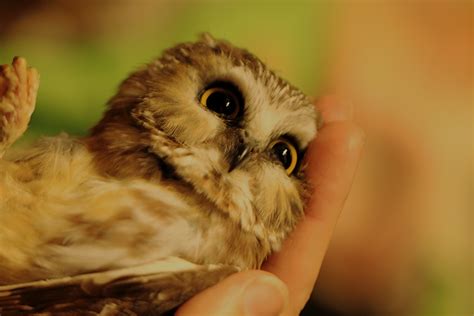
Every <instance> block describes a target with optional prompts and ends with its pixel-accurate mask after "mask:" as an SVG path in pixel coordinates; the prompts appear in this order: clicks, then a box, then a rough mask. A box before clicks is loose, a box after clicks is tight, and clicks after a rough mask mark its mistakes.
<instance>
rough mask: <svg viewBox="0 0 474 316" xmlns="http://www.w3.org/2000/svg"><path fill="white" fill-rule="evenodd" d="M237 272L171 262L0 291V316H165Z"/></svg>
mask: <svg viewBox="0 0 474 316" xmlns="http://www.w3.org/2000/svg"><path fill="white" fill-rule="evenodd" d="M237 271H238V269H237V268H236V267H233V266H224V265H196V264H193V263H191V262H188V261H186V260H183V259H179V258H175V257H170V258H166V259H163V260H160V261H156V262H153V263H149V264H145V265H140V266H135V267H131V268H124V269H116V270H110V271H104V272H97V273H89V274H83V275H78V276H74V277H65V278H59V279H51V280H44V281H37V282H30V283H22V284H15V285H8V286H0V315H2V316H8V315H42V316H46V315H64V316H65V315H101V316H105V315H161V314H163V313H165V312H166V311H169V310H171V309H173V308H175V307H177V306H179V305H180V304H182V303H184V302H185V301H186V300H188V299H189V298H190V297H192V296H193V295H195V294H196V293H198V292H200V291H202V290H204V289H206V288H208V287H210V286H212V285H214V284H215V283H217V282H219V281H220V280H222V279H223V278H225V277H227V276H228V275H230V274H232V273H234V272H237Z"/></svg>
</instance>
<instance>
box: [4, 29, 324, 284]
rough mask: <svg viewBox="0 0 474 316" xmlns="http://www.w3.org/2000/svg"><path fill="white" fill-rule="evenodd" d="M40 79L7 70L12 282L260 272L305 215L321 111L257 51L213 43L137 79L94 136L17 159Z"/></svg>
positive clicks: (161, 62)
mask: <svg viewBox="0 0 474 316" xmlns="http://www.w3.org/2000/svg"><path fill="white" fill-rule="evenodd" d="M38 81H39V78H38V74H37V72H36V70H34V69H32V68H29V67H28V66H27V65H26V61H25V60H24V59H22V58H16V59H15V60H14V62H13V63H12V65H4V66H3V67H2V69H1V75H0V155H3V153H5V155H4V156H3V158H2V159H0V284H14V283H20V282H30V281H35V280H41V279H52V278H61V277H65V276H74V275H79V274H84V273H91V272H97V271H105V270H112V269H120V268H127V267H133V266H137V265H142V264H147V263H149V262H153V261H155V260H159V259H162V258H167V257H171V256H174V257H179V258H182V259H184V260H187V261H189V262H193V263H195V264H198V265H208V264H224V265H228V266H236V267H238V268H239V269H253V268H259V267H260V266H261V264H262V262H263V261H264V260H265V258H266V257H268V256H269V255H270V254H271V253H272V252H274V251H278V249H279V248H280V246H281V244H282V241H283V240H284V239H285V237H287V236H288V234H289V233H290V232H291V231H292V229H293V228H294V227H295V225H296V223H297V221H298V220H300V219H301V218H302V217H303V215H304V205H305V201H306V199H307V198H308V191H309V190H308V184H307V182H306V180H305V177H304V170H303V169H304V163H303V155H304V152H305V150H306V148H307V146H308V144H309V143H310V142H311V140H312V139H313V138H314V137H315V136H316V134H317V129H318V127H319V125H320V116H319V115H318V113H317V112H316V110H315V108H314V105H313V103H312V102H311V101H310V99H309V98H308V97H307V96H306V95H305V94H304V93H302V92H301V91H300V90H298V89H297V88H295V87H294V86H292V85H291V84H289V83H288V82H286V81H285V80H283V79H281V78H280V77H279V76H277V75H276V74H275V73H274V72H273V71H271V70H269V69H268V68H267V67H266V66H265V65H264V63H263V62H262V61H260V60H259V59H258V58H257V57H255V56H254V55H252V54H251V53H249V52H248V51H246V50H244V49H240V48H237V47H235V46H233V45H232V44H230V43H228V42H226V41H223V40H216V39H214V38H213V37H211V36H210V35H208V34H204V35H203V36H201V38H200V39H199V40H198V41H196V42H192V43H183V44H179V45H177V46H175V47H173V48H170V49H168V50H166V51H165V52H164V53H163V55H162V56H161V57H159V58H157V59H155V60H153V61H152V62H150V63H149V64H147V65H145V66H143V67H142V68H140V69H138V70H137V71H135V72H133V73H132V74H131V75H130V76H129V77H128V78H127V79H125V80H124V81H123V82H122V84H121V85H120V87H119V89H118V92H117V93H116V95H115V96H113V97H112V98H111V100H110V101H109V103H108V107H107V109H106V111H105V114H104V116H103V118H102V119H101V120H100V121H99V123H98V124H97V125H96V126H95V127H93V128H92V129H91V132H90V134H89V135H88V136H86V137H82V138H74V137H70V136H67V135H60V136H57V137H50V138H42V139H40V140H39V141H37V142H36V143H35V144H34V145H32V146H31V147H29V148H27V149H22V150H17V151H10V150H8V148H9V146H10V145H11V144H12V143H13V142H14V141H15V140H16V139H17V138H18V137H20V136H21V134H22V133H23V132H24V131H25V129H26V126H27V124H28V122H29V118H30V115H31V113H32V111H33V109H34V104H35V98H36V91H37V89H38Z"/></svg>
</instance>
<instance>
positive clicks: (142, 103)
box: [109, 35, 318, 247]
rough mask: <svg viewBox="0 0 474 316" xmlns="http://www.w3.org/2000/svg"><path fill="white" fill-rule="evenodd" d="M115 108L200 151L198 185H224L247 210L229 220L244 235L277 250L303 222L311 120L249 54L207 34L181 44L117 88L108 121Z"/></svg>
mask: <svg viewBox="0 0 474 316" xmlns="http://www.w3.org/2000/svg"><path fill="white" fill-rule="evenodd" d="M114 109H115V110H114ZM120 109H126V111H127V112H133V111H137V110H138V111H139V110H140V109H141V110H143V111H146V112H147V113H148V114H149V115H151V116H152V118H153V122H154V123H153V124H154V126H155V127H156V128H158V129H159V130H161V131H162V132H164V133H165V134H166V135H168V136H169V137H170V139H173V140H174V141H176V142H177V143H179V144H181V145H182V146H183V147H186V148H189V149H191V150H192V149H196V150H199V152H200V153H201V154H200V155H193V156H192V157H191V158H190V159H191V160H192V164H193V165H194V166H195V168H201V169H203V170H209V173H210V174H209V175H207V176H204V178H203V179H202V181H203V182H205V181H207V180H208V178H209V177H211V176H212V177H214V178H216V177H217V178H219V179H222V181H227V182H228V183H231V184H232V185H231V187H232V190H233V191H232V192H230V191H229V192H227V193H226V192H223V193H222V192H220V193H219V194H224V195H226V194H227V196H228V197H229V198H230V197H233V198H234V199H236V200H241V202H242V205H250V208H251V209H250V210H249V209H240V210H238V212H240V214H238V216H237V217H236V218H237V220H239V219H242V218H246V220H240V222H241V224H242V226H243V228H244V229H245V230H248V231H252V230H254V229H255V230H256V229H260V230H261V229H262V227H263V229H264V230H265V232H266V233H265V234H266V236H267V237H268V238H270V239H271V240H272V241H273V243H274V244H275V245H277V244H279V243H280V241H281V239H282V238H284V236H286V234H287V233H288V232H289V231H290V230H291V229H292V228H293V227H294V225H295V223H296V221H297V220H298V218H300V217H301V216H302V214H303V206H304V200H305V189H306V183H305V180H304V176H303V172H302V168H301V167H302V159H303V154H304V152H305V150H306V148H307V146H308V143H309V142H310V141H311V140H312V139H313V138H314V137H315V135H316V132H317V121H318V115H317V113H316V111H315V109H314V105H313V104H312V103H311V101H310V100H309V99H308V98H307V97H306V96H305V95H304V94H303V93H302V92H301V91H299V90H297V89H296V88H294V87H293V86H292V85H290V84H289V83H287V82H286V81H284V80H282V79H281V78H279V77H278V76H277V75H276V74H274V73H273V72H272V71H270V70H269V69H267V67H266V66H265V65H264V64H263V63H262V62H261V61H260V60H259V59H257V58H256V57H255V56H253V55H252V54H250V53H249V52H247V51H245V50H242V49H239V48H236V47H234V46H232V45H231V44H229V43H227V42H222V41H216V40H214V39H213V38H211V37H210V36H208V35H205V36H204V37H203V38H202V39H201V40H200V41H198V42H195V43H185V44H180V45H178V46H176V47H174V48H171V49H169V50H168V51H166V52H165V53H164V55H163V56H162V57H161V58H159V59H157V60H155V61H153V62H152V63H150V64H149V65H147V66H146V67H145V68H144V69H141V70H139V71H137V72H136V73H134V74H132V75H131V76H130V77H129V78H128V79H127V80H126V81H125V82H124V83H123V84H122V86H121V88H120V91H119V93H118V94H117V96H116V97H115V98H114V99H112V101H111V110H109V114H110V113H117V111H120ZM138 120H139V119H138ZM138 123H140V122H138ZM139 125H140V124H139ZM203 153H204V154H203ZM176 164H178V163H176ZM171 167H173V168H174V169H177V170H179V169H180V168H181V166H180V165H174V166H171ZM206 168H207V169H206ZM183 180H184V181H188V182H189V183H190V184H192V186H194V187H195V189H196V191H199V190H201V189H202V187H204V185H203V183H200V180H199V179H183ZM235 187H238V188H239V190H238V191H235ZM224 190H225V189H224ZM229 190H230V189H229ZM208 193H209V194H210V195H212V192H208ZM209 194H208V195H209ZM236 195H238V196H236ZM208 198H210V199H211V200H218V199H221V198H222V197H220V196H216V197H213V196H208ZM222 211H223V212H228V211H229V210H222ZM245 212H247V213H248V212H253V215H252V216H249V214H244V213H245ZM231 217H232V216H231ZM234 217H235V216H234ZM249 218H251V219H249ZM257 227H259V228H257ZM260 233H261V232H260ZM275 247H276V246H275Z"/></svg>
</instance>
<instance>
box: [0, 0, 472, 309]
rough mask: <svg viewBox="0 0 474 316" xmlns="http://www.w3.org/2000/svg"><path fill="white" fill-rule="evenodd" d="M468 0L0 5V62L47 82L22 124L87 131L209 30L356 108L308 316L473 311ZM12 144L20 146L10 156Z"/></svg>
mask: <svg viewBox="0 0 474 316" xmlns="http://www.w3.org/2000/svg"><path fill="white" fill-rule="evenodd" d="M473 12H474V11H473V2H471V1H462V0H453V1H449V0H444V1H443V0H437V1H429V0H418V1H409V0H399V1H395V0H393V1H376V0H360V1H358V0H340V1H332V2H330V1H316V0H314V1H290V0H288V1H273V2H271V1H253V2H250V1H237V0H234V1H226V2H224V1H217V0H216V1H196V0H195V1H189V0H187V1H186V0H180V1H176V2H171V1H152V0H138V1H133V0H121V1H108V0H102V1H92V0H87V1H81V2H79V1H77V2H73V1H67V0H50V1H46V0H37V1H34V2H32V1H26V0H22V1H1V2H0V63H7V62H9V61H10V60H11V58H12V57H13V56H14V55H21V56H24V57H26V58H27V59H28V60H29V61H30V62H31V63H32V64H33V65H35V66H36V67H37V68H38V69H39V70H40V72H41V74H42V83H41V88H40V94H39V99H38V104H37V111H36V112H35V114H34V117H33V120H32V124H31V128H30V130H29V132H28V134H27V135H26V136H25V138H24V140H23V143H28V142H30V141H31V140H32V139H34V138H36V137H38V136H39V135H45V134H56V133H58V132H60V131H63V130H64V131H67V132H69V133H72V134H83V133H85V132H86V130H87V128H89V127H90V126H92V124H93V123H94V122H95V121H97V119H98V118H99V117H100V115H101V112H102V111H103V109H104V104H105V102H106V100H107V98H108V97H110V96H111V95H112V94H113V92H114V91H115V88H116V86H117V85H118V83H119V82H120V80H122V79H123V78H124V77H125V76H126V74H127V73H128V72H130V71H131V70H132V69H134V68H136V67H137V66H138V65H140V64H142V63H144V62H146V61H148V60H150V59H151V58H152V57H154V56H156V55H159V53H160V51H161V50H163V49H164V48H166V47H168V46H171V45H173V44H175V43H177V42H180V41H183V40H194V39H196V35H197V34H198V33H200V32H203V31H208V32H211V33H212V34H214V35H215V36H216V37H219V38H226V39H228V40H230V41H232V42H234V43H235V44H237V45H239V46H243V47H246V48H248V49H249V50H250V51H252V52H254V53H256V54H257V55H258V56H260V57H261V58H262V59H263V60H264V61H266V62H267V63H268V64H269V66H270V67H271V68H273V69H275V70H276V71H277V72H278V73H280V74H281V75H282V76H283V77H285V78H287V79H289V80H290V81H291V82H293V83H294V84H295V85H297V86H299V87H301V88H302V89H303V90H304V91H305V92H307V93H309V94H311V95H314V96H315V97H318V96H320V95H323V94H335V95H339V96H341V97H343V98H345V99H346V100H352V102H353V103H354V108H355V117H356V119H357V121H358V122H359V123H360V125H362V126H363V127H364V129H365V130H366V133H367V145H366V149H365V153H364V157H363V159H362V162H361V165H360V170H359V173H358V175H357V178H356V180H355V183H354V189H353V192H352V193H351V194H350V196H349V198H348V202H347V205H346V207H345V209H344V211H343V215H342V216H341V219H340V222H339V224H338V226H337V229H336V233H335V237H334V239H333V241H332V244H331V246H330V249H329V251H328V254H327V257H326V260H325V262H324V265H323V268H322V271H321V276H320V278H319V280H318V282H317V285H316V288H315V291H314V293H313V297H312V299H311V301H310V303H309V304H308V306H307V307H306V309H305V310H304V311H303V313H302V314H303V315H327V316H330V315H472V313H473V312H474V308H473V304H472V302H474V296H473V286H472V285H473V283H474V280H473V271H472V268H473V261H472V259H473V251H474V247H473V234H472V229H473V227H474V222H473V216H472V212H473V211H474V203H473V202H474V201H473V196H474V190H473V184H474V182H473V176H474V169H473V158H474V142H473V137H474V131H473V118H474V112H473V110H474V95H473V91H474V90H473V88H474V86H473V70H474V69H473V56H474V54H473V39H474V34H473ZM20 145H21V144H20Z"/></svg>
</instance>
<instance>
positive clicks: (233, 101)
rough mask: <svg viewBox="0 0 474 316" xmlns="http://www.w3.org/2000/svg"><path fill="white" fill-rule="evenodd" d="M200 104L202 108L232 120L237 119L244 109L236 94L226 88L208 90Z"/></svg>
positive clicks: (202, 96)
mask: <svg viewBox="0 0 474 316" xmlns="http://www.w3.org/2000/svg"><path fill="white" fill-rule="evenodd" d="M199 102H200V103H201V105H202V106H204V107H206V108H208V109H209V110H211V111H213V112H215V113H217V114H219V115H220V116H223V117H224V118H226V119H230V120H233V119H235V118H237V116H238V115H239V113H240V111H241V107H242V106H241V104H240V102H239V98H238V97H237V96H236V95H235V93H234V92H232V91H231V90H230V89H227V88H224V87H213V88H208V89H206V90H205V91H204V92H203V93H202V94H201V97H200V100H199Z"/></svg>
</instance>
